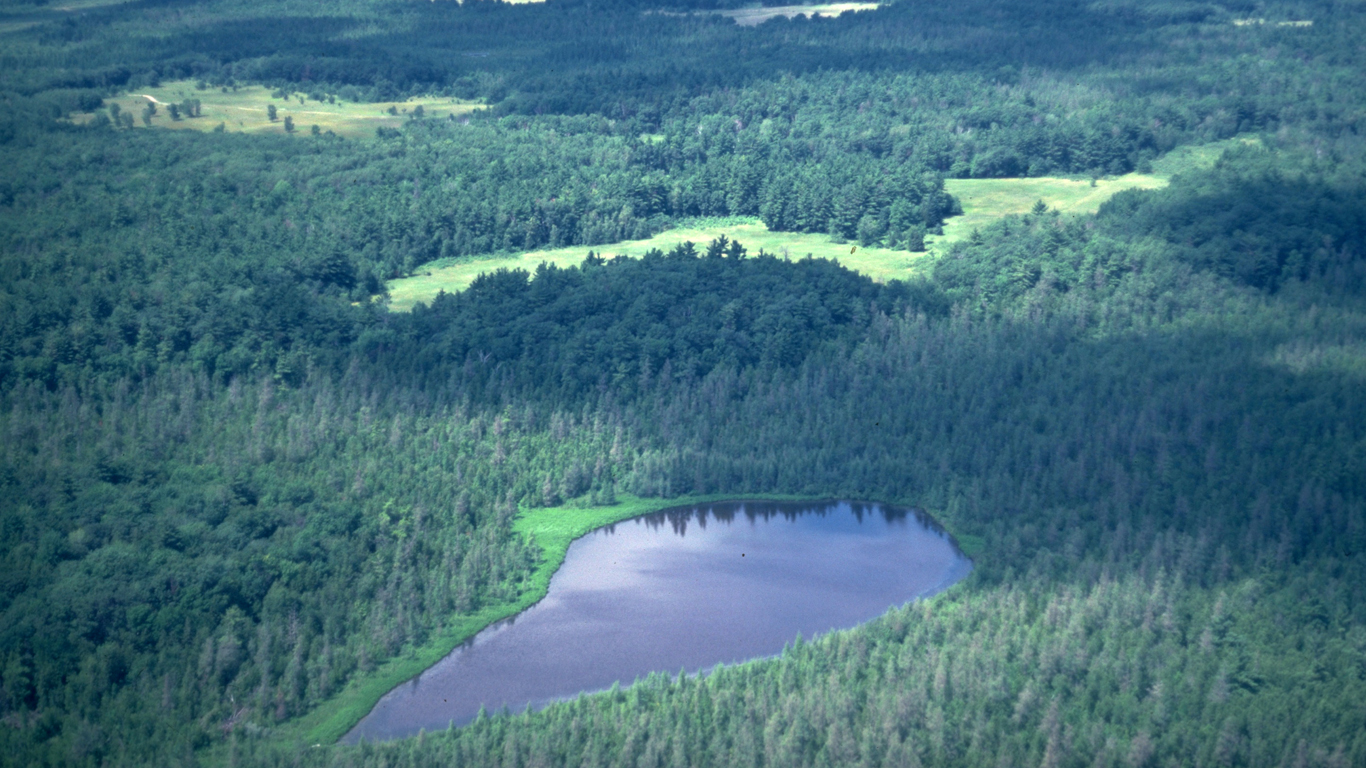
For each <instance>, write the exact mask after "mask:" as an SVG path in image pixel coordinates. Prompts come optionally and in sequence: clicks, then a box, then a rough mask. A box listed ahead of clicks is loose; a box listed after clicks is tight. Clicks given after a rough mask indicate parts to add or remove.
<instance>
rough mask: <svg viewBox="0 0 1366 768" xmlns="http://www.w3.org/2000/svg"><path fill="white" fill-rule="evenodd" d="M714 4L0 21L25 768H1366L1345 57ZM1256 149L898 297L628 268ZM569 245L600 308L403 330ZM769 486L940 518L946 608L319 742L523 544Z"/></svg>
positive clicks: (798, 263) (1122, 14)
mask: <svg viewBox="0 0 1366 768" xmlns="http://www.w3.org/2000/svg"><path fill="white" fill-rule="evenodd" d="M734 7H738V6H737V4H736V3H733V2H705V1H704V2H682V1H680V2H634V1H632V2H627V1H626V0H618V1H616V2H596V1H595V2H577V1H573V0H551V1H550V2H547V3H543V4H528V5H506V4H502V3H493V2H473V1H471V2H466V3H463V4H459V3H450V2H438V3H430V2H407V1H400V2H373V1H370V0H349V1H348V2H344V3H337V4H327V5H321V6H320V5H318V4H315V3H298V2H291V1H289V0H274V1H272V0H264V1H260V2H242V1H241V0H210V1H208V2H202V3H184V2H173V1H171V0H137V1H134V2H127V3H118V4H108V5H91V6H89V7H84V8H80V9H76V10H66V9H61V8H55V7H49V6H47V5H41V4H34V5H15V6H14V7H12V8H7V9H5V10H4V12H3V14H0V57H3V58H2V59H0V61H3V66H0V95H3V100H4V109H3V110H0V158H2V159H3V161H4V170H3V172H0V432H2V433H3V434H4V436H5V439H4V440H3V443H2V444H0V754H3V755H4V756H5V757H4V758H3V761H4V763H5V764H10V763H13V764H16V765H19V764H22V765H54V766H55V765H89V766H97V765H145V764H166V765H176V764H183V765H199V764H219V763H235V764H265V765H276V764H278V765H286V764H287V765H390V766H392V765H429V764H458V765H500V766H511V765H608V764H613V765H615V764H623V765H624V764H641V765H665V764H667V765H675V764H678V765H772V766H786V765H812V766H816V765H857V764H865V765H869V766H876V765H888V766H902V765H906V766H913V765H931V764H935V765H981V764H986V763H990V764H996V765H1025V764H1044V765H1051V766H1052V765H1057V766H1060V765H1078V766H1080V765H1130V766H1158V765H1162V766H1166V765H1183V764H1198V765H1249V766H1251V765H1256V766H1260V765H1322V766H1332V765H1354V764H1362V763H1363V762H1366V728H1363V723H1366V709H1363V704H1362V702H1366V594H1363V590H1366V569H1364V566H1366V398H1363V397H1362V394H1361V393H1362V391H1363V382H1366V294H1364V293H1363V291H1366V183H1364V182H1363V179H1366V142H1363V139H1362V137H1361V135H1360V133H1361V130H1362V126H1363V116H1364V113H1366V94H1363V92H1362V91H1363V87H1366V81H1363V80H1362V78H1361V76H1360V73H1361V72H1362V71H1366V61H1363V55H1362V54H1363V49H1362V47H1361V45H1360V40H1361V39H1362V38H1361V35H1362V33H1363V32H1366V25H1364V24H1363V18H1362V16H1361V12H1360V9H1359V8H1358V7H1357V6H1355V5H1353V4H1346V3H1330V2H1322V3H1268V2H1226V3H1222V4H1217V3H1184V2H1104V3H1089V2H1074V1H1073V0H1048V2H1044V3H1034V4H1011V3H1001V2H989V1H988V0H973V1H972V2H968V3H959V4H943V3H928V2H920V1H919V0H899V2H893V3H888V4H886V5H884V6H883V7H880V8H878V9H877V10H874V11H863V12H860V13H856V14H854V13H851V14H845V15H842V16H839V17H837V18H807V17H805V16H801V17H797V18H794V19H786V18H781V17H780V18H776V19H774V20H771V21H768V22H766V23H764V24H760V25H757V26H754V27H741V26H738V25H736V24H735V23H734V22H733V21H732V20H730V19H728V18H726V17H724V16H718V15H716V14H713V13H709V11H712V10H716V9H721V8H734ZM1284 22H1311V23H1309V24H1303V23H1296V24H1293V25H1292V24H1286V23H1284ZM182 79H184V80H188V81H189V82H192V83H194V84H195V87H196V88H197V89H198V90H199V91H202V92H204V93H207V92H209V91H211V90H212V91H217V92H222V91H223V90H224V89H228V90H229V91H231V90H232V89H233V88H235V87H240V86H242V85H247V84H254V85H265V86H267V87H268V88H270V89H274V90H275V91H276V92H277V93H280V94H281V96H279V97H278V98H289V96H288V95H289V94H301V95H305V96H306V98H307V99H310V100H314V101H324V100H328V99H330V100H332V101H333V102H336V101H338V100H340V101H343V102H353V103H354V102H362V103H373V104H377V105H378V104H381V103H392V102H396V101H401V100H402V99H404V98H406V97H408V96H416V95H433V94H435V95H440V96H443V97H459V98H462V99H478V100H480V101H481V102H482V103H484V104H485V105H487V107H488V108H487V109H485V110H481V111H477V112H474V113H471V114H469V115H468V117H467V118H466V119H462V120H457V119H431V118H424V117H421V116H418V115H415V114H414V115H412V116H411V119H407V120H406V121H405V122H404V125H403V127H402V128H401V129H391V128H384V129H381V130H379V131H376V132H374V135H373V136H365V137H364V138H342V137H340V136H336V135H327V134H326V133H322V132H319V133H318V134H317V135H314V134H312V133H309V132H307V131H298V132H296V133H294V134H291V133H289V132H287V131H286V130H285V129H284V128H283V127H282V128H281V129H280V131H279V132H276V133H271V134H259V135H248V134H242V133H227V132H214V131H211V130H204V131H167V130H160V129H158V128H157V127H156V126H157V125H158V123H156V122H155V120H153V119H151V118H150V115H149V117H148V119H146V120H144V121H143V122H142V123H138V122H136V121H135V120H134V119H133V116H132V115H131V114H129V113H128V112H126V111H124V112H121V113H118V112H115V111H113V110H111V109H110V108H108V107H107V106H106V100H107V99H111V98H112V97H113V96H116V95H125V94H130V93H132V94H136V93H139V89H140V88H143V87H144V86H146V87H151V86H153V85H155V84H157V83H160V82H162V81H173V80H182ZM278 98H277V100H278ZM296 98H297V97H296ZM261 106H262V108H264V107H265V106H266V105H265V104H262V105H261ZM192 113H193V107H192V106H191V107H190V108H189V117H187V118H186V119H187V120H193V119H194V118H193V114H192ZM78 114H79V115H83V117H82V118H81V119H80V120H77V119H76V117H75V116H77V115H78ZM157 119H158V120H166V119H170V117H169V116H165V115H163V116H161V117H158V118H157ZM148 126H151V127H150V128H149V127H148ZM1235 136H1241V137H1255V138H1256V141H1251V140H1249V141H1248V142H1247V143H1246V144H1244V145H1242V146H1240V147H1239V148H1236V149H1233V150H1230V151H1228V152H1225V153H1224V154H1223V156H1222V157H1221V158H1220V159H1219V160H1218V162H1216V163H1215V164H1214V165H1213V167H1211V168H1196V167H1192V168H1190V169H1187V170H1186V171H1184V172H1182V173H1180V174H1178V175H1177V176H1176V177H1175V178H1174V179H1173V181H1172V183H1171V185H1170V186H1168V187H1166V188H1164V189H1159V190H1147V191H1140V190H1132V191H1128V192H1123V193H1121V194H1119V195H1116V196H1115V197H1114V198H1113V199H1111V200H1110V201H1109V202H1108V203H1106V204H1105V205H1104V206H1103V207H1102V208H1101V210H1100V211H1099V213H1097V214H1096V215H1093V216H1090V215H1088V216H1065V215H1061V214H1059V213H1058V212H1057V211H1056V210H1050V209H1049V207H1048V205H1047V204H1044V203H1042V202H1041V204H1040V205H1039V206H1036V208H1035V210H1033V211H1032V212H1030V213H1028V214H1023V215H1015V216H1008V217H1004V218H1002V219H1001V220H1000V221H998V222H997V223H995V224H993V225H991V226H989V227H985V228H983V229H981V230H980V231H976V232H974V233H972V235H971V236H970V237H967V238H965V239H963V240H961V241H958V242H954V243H947V244H944V245H942V246H937V247H936V249H935V250H934V252H932V253H931V254H930V255H929V256H927V257H925V258H926V259H928V261H926V262H925V264H926V265H927V266H926V267H925V268H924V269H923V270H920V271H919V272H917V273H916V274H915V275H914V276H913V277H911V278H910V279H909V280H907V281H894V282H891V283H888V284H879V283H876V282H874V281H872V280H870V279H869V278H867V277H865V276H862V275H859V274H856V273H854V272H853V271H851V270H849V269H846V268H845V267H843V266H841V265H840V264H838V263H835V262H831V261H825V260H818V259H800V258H798V259H787V258H780V257H778V256H775V255H774V254H770V253H764V252H762V251H758V250H757V249H751V248H750V247H748V246H747V245H746V244H745V243H743V242H733V241H727V240H722V239H718V240H716V241H713V242H710V243H705V242H699V243H697V244H695V245H691V244H690V245H685V246H680V247H679V248H676V249H672V250H670V251H668V252H661V251H655V252H652V253H650V254H648V255H647V256H646V257H645V258H642V259H639V260H633V259H627V258H618V257H615V256H614V252H613V245H612V244H613V243H617V242H621V241H623V240H626V239H635V238H641V237H644V236H647V235H650V234H653V233H656V232H659V231H662V230H665V229H667V228H669V227H672V226H674V225H675V224H677V223H678V222H680V221H684V220H687V219H689V218H691V217H697V216H732V215H744V216H756V217H760V218H761V219H762V220H763V222H764V223H765V224H766V225H767V226H768V227H769V228H770V229H771V230H773V231H775V232H802V233H821V234H823V235H824V236H828V237H830V238H832V239H833V240H835V241H837V242H845V243H848V244H849V245H850V247H851V248H852V247H856V246H859V247H862V246H874V245H877V246H882V247H886V248H892V249H901V250H903V251H919V250H921V249H923V248H924V242H925V237H926V236H927V235H930V234H933V233H935V232H936V231H937V230H938V228H940V227H942V225H943V223H944V221H945V220H946V219H949V218H951V217H953V216H955V215H957V214H959V213H961V210H962V209H961V204H960V201H958V200H955V199H954V198H953V196H952V195H950V194H948V192H946V190H945V186H944V180H945V179H946V178H1012V177H1023V176H1030V177H1040V176H1050V175H1069V176H1072V177H1075V178H1079V179H1082V180H1085V179H1086V178H1088V177H1089V178H1096V177H1099V176H1102V175H1105V176H1115V175H1120V174H1125V173H1129V172H1133V171H1144V170H1148V169H1149V168H1150V166H1151V164H1152V163H1153V162H1154V161H1156V160H1159V159H1160V158H1161V157H1162V156H1163V155H1164V154H1165V153H1167V152H1169V151H1171V150H1172V149H1174V148H1177V147H1181V146H1185V145H1194V144H1204V143H1208V142H1212V141H1216V140H1220V139H1228V138H1230V137H1235ZM562 246H575V247H580V248H582V250H583V256H584V258H583V260H582V262H581V263H580V264H579V265H578V266H575V267H571V268H567V269H560V268H555V267H549V266H546V267H542V268H541V269H538V270H536V271H535V272H534V273H528V272H525V271H516V270H513V271H501V272H495V273H490V274H487V275H485V276H484V277H482V278H480V279H479V280H478V281H476V282H475V284H474V285H473V286H471V287H470V288H469V289H468V290H466V291H463V292H461V293H459V294H454V295H442V296H440V297H438V298H437V299H436V300H435V301H433V302H432V303H431V304H430V306H419V307H418V308H417V309H416V310H415V311H413V312H412V313H396V312H390V311H388V309H387V308H386V296H385V282H386V281H387V280H389V279H392V278H395V277H400V276H404V275H410V274H412V273H413V272H414V271H415V270H417V269H419V268H420V267H421V266H422V265H424V264H426V263H429V262H431V261H434V260H436V259H465V258H469V257H473V256H477V255H482V254H492V253H500V252H503V253H506V252H513V251H523V250H531V249H536V248H543V247H562ZM763 493H772V494H804V495H810V496H838V497H845V498H863V499H878V500H885V501H889V502H898V503H905V504H910V505H915V506H918V507H923V508H925V509H928V510H930V511H931V512H932V513H933V514H934V515H935V516H936V517H938V518H939V519H940V520H941V521H942V522H943V523H944V524H945V525H946V526H948V528H949V529H950V530H951V531H953V532H954V534H955V535H957V536H958V538H959V540H960V541H961V542H963V543H964V544H969V543H970V544H971V547H970V548H971V549H972V550H973V552H974V553H975V555H976V561H977V562H976V568H975V570H974V573H973V576H972V577H971V578H970V579H969V580H968V581H967V582H965V583H964V584H962V585H960V586H959V587H956V588H955V589H954V590H953V591H951V592H950V593H948V594H946V595H944V596H942V597H940V598H937V599H935V600H933V601H929V602H925V603H918V604H914V605H911V606H907V607H903V608H898V609H894V610H892V611H891V612H889V613H888V614H887V615H885V616H884V617H882V618H880V619H878V620H877V621H875V622H873V623H871V624H869V625H867V626H864V627H860V628H857V629H854V630H850V631H847V632H841V633H836V634H834V635H830V636H826V637H823V638H819V639H817V640H815V641H814V642H802V643H799V644H797V645H794V646H793V647H791V648H790V649H789V650H788V651H787V652H786V653H784V655H783V656H782V657H781V658H777V659H770V660H764V661H760V662H755V663H751V664H745V665H739V666H735V667H728V668H724V669H721V670H718V671H716V672H714V673H712V674H708V675H705V676H700V677H686V676H685V677H683V678H680V679H672V678H669V677H667V676H658V677H654V678H651V679H649V680H647V681H643V682H641V683H639V684H637V685H635V686H632V687H629V688H627V689H625V690H614V691H612V692H610V693H606V694H600V695H594V696H588V697H584V698H581V699H579V700H577V701H575V702H568V703H562V704H557V705H554V706H552V707H549V708H547V709H546V710H544V711H543V712H540V713H536V714H531V715H494V716H491V717H486V718H482V719H480V720H479V721H477V722H476V723H474V724H472V725H470V726H468V727H466V728H463V729H458V730H453V731H450V732H447V733H442V734H428V735H424V736H423V737H421V738H418V739H412V740H407V741H402V742H396V743H392V744H387V745H378V746H374V745H363V746H360V747H339V746H333V745H330V744H327V745H321V746H319V747H318V748H312V747H311V746H310V742H306V741H304V740H303V738H302V736H301V734H306V733H313V732H314V731H308V730H306V726H307V724H308V723H310V722H312V721H310V720H308V718H309V717H313V716H319V713H327V712H335V711H338V709H337V708H338V707H340V706H342V705H345V706H350V707H352V708H354V707H356V706H362V705H363V704H364V702H360V703H359V704H358V703H357V702H359V701H360V700H359V699H356V698H355V694H354V692H355V691H356V690H358V688H357V686H359V685H361V684H362V683H364V682H365V681H367V680H372V679H374V675H375V674H376V670H380V669H382V668H383V667H384V665H385V664H386V663H388V662H389V661H391V660H393V659H396V658H403V657H404V655H405V654H410V653H411V652H413V650H414V649H417V648H424V647H428V646H430V644H432V643H435V642H437V641H438V640H439V638H440V637H442V636H443V635H442V633H443V632H444V631H445V630H446V629H447V628H448V627H449V626H450V625H451V622H452V621H453V620H454V619H455V618H457V617H468V616H470V615H472V614H475V613H477V612H478V611H480V610H482V609H488V608H490V607H492V606H498V605H504V604H507V603H510V602H514V601H515V600H517V599H519V598H520V597H521V596H524V595H526V594H527V593H528V592H527V591H528V590H529V589H531V586H530V581H529V579H530V575H531V573H532V571H533V569H534V567H535V565H536V563H537V561H538V558H539V557H540V556H541V555H540V550H539V549H538V548H537V547H536V546H535V543H534V542H528V541H527V540H526V539H524V538H523V537H521V536H520V535H517V534H515V533H514V532H513V529H512V521H513V519H514V518H515V517H516V516H517V514H518V513H519V511H520V510H522V509H525V508H529V507H538V506H557V505H565V506H567V507H570V508H573V507H580V508H582V507H588V506H602V505H611V504H614V503H616V501H617V499H618V497H619V496H624V495H627V494H630V495H633V496H640V497H647V498H673V497H678V496H683V495H687V494H733V495H737V496H739V495H744V494H763ZM623 682H629V681H623ZM339 702H341V704H339ZM346 711H350V710H346ZM362 713H363V709H362ZM307 727H311V726H307Z"/></svg>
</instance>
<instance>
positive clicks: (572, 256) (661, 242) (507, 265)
mask: <svg viewBox="0 0 1366 768" xmlns="http://www.w3.org/2000/svg"><path fill="white" fill-rule="evenodd" d="M723 235H724V236H725V237H727V238H729V239H731V240H738V241H740V242H741V243H742V244H743V245H744V246H745V248H747V249H748V250H749V253H750V255H755V254H757V253H758V252H759V251H760V250H764V251H767V252H768V253H771V254H774V255H776V256H779V257H782V258H788V259H799V258H805V257H806V256H808V255H810V256H813V257H815V258H818V259H838V260H839V262H840V263H841V264H843V265H845V266H847V267H849V268H850V269H853V270H856V271H858V272H860V273H862V274H865V275H868V276H870V277H872V278H873V279H875V280H879V281H887V280H892V279H897V278H906V277H909V276H911V275H912V274H914V273H915V272H916V270H917V269H919V268H921V266H922V264H923V262H924V261H925V254H923V253H909V252H907V251H894V250H891V249H887V248H864V247H862V246H859V245H857V244H854V243H835V242H831V240H830V237H829V236H827V235H824V234H805V233H801V232H772V231H770V230H769V229H768V227H766V226H764V223H763V222H761V221H759V220H758V219H754V218H740V217H737V218H724V219H695V220H693V221H691V222H689V223H688V224H686V225H684V226H681V227H678V228H676V229H670V230H668V231H666V232H661V233H659V234H657V235H655V236H654V237H651V238H648V239H645V240H632V241H628V242H624V243H616V244H614V245H604V246H586V245H576V246H572V247H569V248H552V249H547V250H540V251H527V252H524V253H515V254H509V255H504V256H492V257H489V258H485V259H474V260H468V259H466V260H458V261H454V260H453V261H449V262H443V261H434V262H432V263H431V264H429V265H427V266H424V267H421V268H419V269H418V271H417V273H416V274H414V275H412V276H411V277H405V278H400V279H398V280H391V281H390V282H389V308H390V309H392V310H399V311H403V312H406V311H408V310H410V309H412V308H413V306H414V305H415V304H417V303H418V302H423V303H426V302H430V301H431V300H432V299H433V298H435V297H436V295H437V294H438V293H439V292H442V291H445V292H446V293H455V292H458V291H463V290H464V289H465V288H468V287H469V285H470V283H472V282H474V280H475V278H477V277H479V275H481V274H484V273H486V272H493V271H496V270H498V269H524V270H526V271H528V272H532V271H535V269H536V267H537V266H538V265H540V264H541V262H546V263H548V264H554V265H556V266H559V267H568V266H573V265H577V264H579V263H580V262H582V261H583V259H584V257H585V256H587V255H588V252H589V251H594V252H597V253H600V254H602V255H603V256H605V257H607V258H611V257H613V256H617V255H622V256H630V257H632V258H640V257H641V256H644V255H645V253H646V252H647V251H649V250H651V249H654V248H658V249H659V250H662V251H669V250H671V249H673V248H674V247H675V246H677V245H680V244H682V243H684V242H689V241H691V242H693V243H696V244H697V246H698V249H699V250H701V248H702V247H703V246H705V245H706V244H707V243H709V242H711V241H712V240H715V239H716V238H718V237H721V236H723Z"/></svg>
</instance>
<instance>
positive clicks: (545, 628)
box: [343, 501, 971, 743]
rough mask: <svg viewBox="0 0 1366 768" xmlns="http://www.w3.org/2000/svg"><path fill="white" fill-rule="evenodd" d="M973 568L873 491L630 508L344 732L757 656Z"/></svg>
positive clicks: (379, 732) (465, 716)
mask: <svg viewBox="0 0 1366 768" xmlns="http://www.w3.org/2000/svg"><path fill="white" fill-rule="evenodd" d="M970 569H971V564H970V562H969V561H968V560H967V558H965V557H964V556H963V555H962V554H961V553H960V552H958V550H957V549H956V548H955V547H954V546H953V544H952V542H951V541H950V540H949V538H948V537H947V536H946V535H945V534H943V533H942V532H941V531H939V530H938V529H937V528H936V527H935V526H934V524H933V522H932V521H930V520H928V519H926V518H924V517H923V516H920V515H918V514H917V513H916V512H914V511H911V510H906V509H901V508H896V507H889V506H886V505H881V504H862V503H851V502H845V501H838V502H815V503H812V502H806V503H775V502H729V503H722V504H710V505H703V506H698V507H686V508H679V509H673V510H665V511H663V512H657V513H655V514H652V515H646V516H644V517H638V518H634V519H632V520H627V521H625V522H621V523H617V524H615V525H611V526H607V527H605V528H601V529H599V530H597V531H594V532H592V533H590V534H588V535H587V536H584V537H583V538H581V539H579V540H578V541H576V542H574V543H573V544H572V545H571V546H570V548H569V552H568V554H567V555H566V557H565V561H564V565H563V566H561V567H560V570H559V571H557V572H556V573H555V575H554V577H553V578H552V579H551V581H550V590H549V593H548V594H547V595H546V597H545V598H544V599H543V600H541V601H540V602H539V603H537V604H536V605H534V606H532V607H531V608H528V609H527V610H526V611H523V612H522V613H521V614H519V615H517V616H516V617H514V618H512V619H508V620H506V621H503V622H499V623H498V624H495V625H493V626H491V627H489V628H487V629H485V630H484V631H483V632H480V633H479V634H478V635H476V636H475V637H474V638H473V639H472V640H470V641H469V642H467V643H465V644H464V645H462V646H460V647H459V648H457V649H455V650H454V651H452V652H451V654H450V655H449V656H447V657H446V658H444V659H442V660H441V661H440V662H438V663H437V664H435V665H434V666H432V667H431V668H430V669H428V670H427V671H426V672H423V673H422V674H421V675H419V676H418V677H416V678H414V679H412V680H410V681H408V682H406V683H404V684H402V685H400V686H399V687H397V688H395V689H394V690H392V691H390V692H389V693H388V694H387V695H386V696H385V697H384V698H383V699H381V700H380V702H379V704H377V705H376V706H375V708H374V710H373V711H372V712H370V714H369V715H367V716H366V717H365V719H363V720H362V721H361V722H360V723H359V724H358V725H357V726H356V727H355V728H354V729H352V730H351V732H350V733H348V734H347V735H346V737H345V738H344V739H343V741H344V742H349V743H354V742H356V741H359V740H361V739H366V740H372V741H373V740H382V739H392V738H399V737H403V736H410V735H414V734H416V733H417V732H418V731H419V730H421V729H424V728H425V729H427V730H429V731H430V730H436V729H443V728H446V727H447V726H448V725H449V724H452V723H454V724H455V725H462V724H464V723H467V722H469V721H470V720H472V719H474V717H475V715H477V714H478V712H479V709H480V707H485V708H487V709H488V710H489V711H490V712H494V711H497V710H500V709H502V708H503V707H509V708H511V709H512V710H514V711H520V710H521V709H523V708H525V707H527V706H532V707H540V706H544V705H545V704H548V703H550V702H553V701H555V700H557V699H563V698H566V697H570V696H573V695H575V694H577V693H580V692H583V691H595V690H601V689H604V688H608V687H610V686H611V685H612V683H614V682H618V681H619V682H621V683H622V684H623V685H627V684H629V683H630V682H631V681H633V680H634V679H636V678H637V677H643V676H645V675H646V674H648V673H650V672H654V671H666V672H677V671H679V670H680V669H682V670H687V671H689V672H695V671H698V670H703V669H707V668H709V667H712V666H714V665H716V664H718V663H726V662H735V661H743V660H746V659H753V658H757V657H761V656H769V655H772V654H775V653H778V652H780V651H781V650H782V648H783V645H784V644H786V643H789V642H791V641H792V640H793V639H794V638H796V637H797V635H798V633H800V634H801V635H802V636H803V637H807V638H809V637H811V636H812V635H814V634H818V633H823V632H826V631H829V630H831V629H839V628H845V627H852V626H854V625H856V624H859V623H861V622H864V621H867V620H869V619H872V618H874V617H876V616H878V615H880V614H882V613H883V612H885V611H886V610H887V609H888V608H889V607H891V606H894V605H900V604H902V603H905V602H907V601H909V600H912V599H915V598H917V597H923V596H926V595H930V594H933V593H935V592H938V591H940V590H942V589H944V588H945V587H948V586H949V585H950V584H953V583H954V582H955V581H958V580H959V579H961V578H963V577H964V576H966V575H967V573H968V571H969V570H970Z"/></svg>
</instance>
